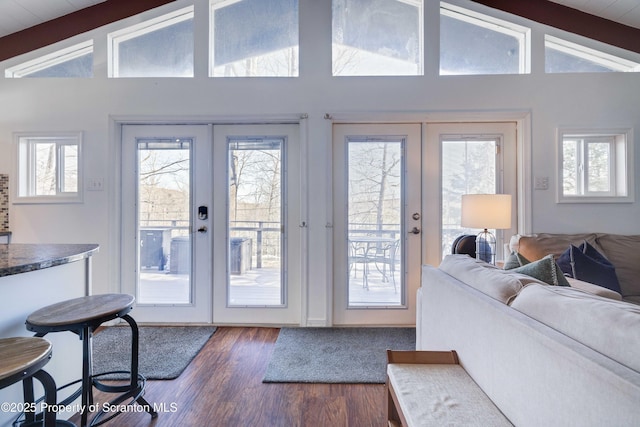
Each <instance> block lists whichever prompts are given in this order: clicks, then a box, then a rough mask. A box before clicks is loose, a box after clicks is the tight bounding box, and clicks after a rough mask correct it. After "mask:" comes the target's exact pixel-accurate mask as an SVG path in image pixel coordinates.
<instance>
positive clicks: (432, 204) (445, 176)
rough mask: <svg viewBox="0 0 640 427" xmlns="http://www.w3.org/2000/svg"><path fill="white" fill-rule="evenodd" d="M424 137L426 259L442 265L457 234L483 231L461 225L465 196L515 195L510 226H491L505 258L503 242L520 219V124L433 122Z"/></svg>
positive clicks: (499, 256) (507, 238) (498, 257)
mask: <svg viewBox="0 0 640 427" xmlns="http://www.w3.org/2000/svg"><path fill="white" fill-rule="evenodd" d="M425 140H426V147H427V150H426V155H425V157H424V164H423V167H424V169H425V171H428V172H427V173H426V174H425V179H424V181H423V188H424V196H425V199H424V208H423V210H424V214H425V234H424V236H423V238H424V241H425V257H424V258H425V262H426V263H428V264H431V265H435V266H437V265H439V264H440V261H442V258H443V257H444V256H445V255H447V254H450V253H451V245H452V243H453V241H454V240H455V238H456V237H458V236H460V235H463V234H478V233H479V232H480V231H481V230H472V229H465V228H463V227H462V226H461V196H462V195H463V194H494V193H503V194H511V195H512V206H511V216H512V218H511V224H512V226H511V228H510V229H507V230H490V231H491V232H492V233H493V234H494V235H495V236H496V238H497V245H496V249H497V254H496V257H497V259H501V258H504V256H505V254H504V249H503V248H504V244H505V243H508V242H509V238H510V237H511V236H512V235H513V234H515V233H517V223H518V221H517V218H518V216H517V197H516V196H517V182H518V178H517V173H516V164H517V155H516V154H517V142H516V123H515V122H477V123H428V124H426V132H425Z"/></svg>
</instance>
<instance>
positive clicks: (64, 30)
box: [0, 0, 175, 61]
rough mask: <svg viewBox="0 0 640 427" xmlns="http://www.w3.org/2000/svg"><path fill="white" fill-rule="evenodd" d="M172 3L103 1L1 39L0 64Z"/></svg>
mask: <svg viewBox="0 0 640 427" xmlns="http://www.w3.org/2000/svg"><path fill="white" fill-rule="evenodd" d="M174 1H175V0H135V1H132V0H106V1H104V2H102V3H98V4H95V5H93V6H90V7H87V8H85V9H80V10H78V11H76V12H73V13H70V14H68V15H64V16H61V17H59V18H56V19H52V20H51V21H47V22H43V23H42V24H38V25H35V26H33V27H30V28H27V29H24V30H22V31H18V32H16V33H13V34H9V35H6V36H4V37H0V61H4V60H5V59H9V58H13V57H14V56H18V55H22V54H23V53H27V52H31V51H33V50H36V49H39V48H41V47H44V46H48V45H50V44H53V43H56V42H59V41H62V40H65V39H68V38H69V37H73V36H76V35H78V34H82V33H85V32H87V31H90V30H93V29H95V28H98V27H101V26H103V25H107V24H110V23H112V22H116V21H119V20H120V19H124V18H128V17H130V16H133V15H136V14H138V13H142V12H145V11H147V10H149V9H153V8H155V7H158V6H162V5H164V4H167V3H172V2H174Z"/></svg>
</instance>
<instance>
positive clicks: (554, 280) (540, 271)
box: [509, 254, 571, 286]
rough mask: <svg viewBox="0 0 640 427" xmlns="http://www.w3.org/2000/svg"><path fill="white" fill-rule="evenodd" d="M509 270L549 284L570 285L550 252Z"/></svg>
mask: <svg viewBox="0 0 640 427" xmlns="http://www.w3.org/2000/svg"><path fill="white" fill-rule="evenodd" d="M509 272H513V273H522V274H526V275H528V276H531V277H535V278H536V279H538V280H541V281H543V282H545V283H547V284H549V285H554V286H571V285H570V284H569V282H568V281H567V279H565V277H564V275H563V274H562V270H560V267H558V264H557V263H556V261H555V259H554V258H553V255H552V254H549V255H547V256H546V257H544V258H542V259H539V260H537V261H533V262H530V263H529V264H525V265H523V266H522V267H517V268H513V269H511V270H509Z"/></svg>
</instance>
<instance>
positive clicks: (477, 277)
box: [438, 255, 542, 304]
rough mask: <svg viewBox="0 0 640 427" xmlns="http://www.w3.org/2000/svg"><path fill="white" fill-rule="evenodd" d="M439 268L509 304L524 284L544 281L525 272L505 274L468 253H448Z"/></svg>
mask: <svg viewBox="0 0 640 427" xmlns="http://www.w3.org/2000/svg"><path fill="white" fill-rule="evenodd" d="M438 268H439V269H440V270H442V271H444V272H445V273H447V274H448V275H450V276H452V277H454V278H456V279H458V280H460V281H461V282H464V283H466V284H467V285H469V286H471V287H473V288H475V289H477V290H479V291H480V292H482V293H484V294H486V295H489V296H490V297H492V298H494V299H497V300H498V301H501V302H503V303H505V304H509V303H510V302H511V301H512V300H513V299H514V298H515V297H516V295H518V292H520V290H521V289H522V287H523V286H525V285H528V284H529V283H542V282H540V281H538V280H536V279H535V278H533V277H530V276H527V275H524V274H517V273H516V274H505V272H504V271H503V270H502V269H501V268H498V267H496V266H495V265H492V264H487V263H486V262H484V261H481V260H478V259H476V258H471V257H470V256H467V255H447V256H446V257H445V258H444V259H443V260H442V262H441V263H440V266H439V267H438ZM510 271H513V270H510Z"/></svg>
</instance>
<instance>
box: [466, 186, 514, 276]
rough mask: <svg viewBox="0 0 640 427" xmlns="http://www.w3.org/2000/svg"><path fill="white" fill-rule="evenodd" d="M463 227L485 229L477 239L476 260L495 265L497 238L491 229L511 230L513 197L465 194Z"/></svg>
mask: <svg viewBox="0 0 640 427" xmlns="http://www.w3.org/2000/svg"><path fill="white" fill-rule="evenodd" d="M462 226H463V227H466V228H481V229H483V231H481V232H480V233H479V234H478V236H477V237H476V258H477V259H481V260H483V261H486V262H488V263H491V264H495V261H496V258H495V257H496V237H495V236H494V235H493V234H492V233H491V232H490V231H489V229H496V230H500V229H506V228H511V195H510V194H464V195H463V196H462Z"/></svg>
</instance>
